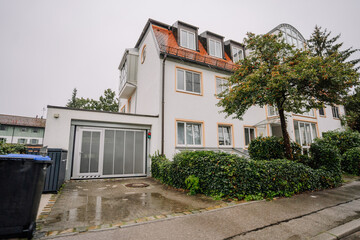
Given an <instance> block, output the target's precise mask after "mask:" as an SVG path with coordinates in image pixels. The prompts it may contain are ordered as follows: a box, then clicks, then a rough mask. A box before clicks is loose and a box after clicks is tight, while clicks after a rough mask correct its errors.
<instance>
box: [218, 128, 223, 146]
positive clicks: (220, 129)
mask: <svg viewBox="0 0 360 240" xmlns="http://www.w3.org/2000/svg"><path fill="white" fill-rule="evenodd" d="M218 134H219V145H224V133H223V128H222V127H218Z"/></svg>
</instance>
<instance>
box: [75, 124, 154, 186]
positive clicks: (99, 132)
mask: <svg viewBox="0 0 360 240" xmlns="http://www.w3.org/2000/svg"><path fill="white" fill-rule="evenodd" d="M146 135H147V130H144V129H129V128H107V127H87V126H76V127H75V136H74V153H73V172H72V178H74V179H84V178H110V177H138V176H146V156H147V153H146V149H147V148H146V146H147V138H146Z"/></svg>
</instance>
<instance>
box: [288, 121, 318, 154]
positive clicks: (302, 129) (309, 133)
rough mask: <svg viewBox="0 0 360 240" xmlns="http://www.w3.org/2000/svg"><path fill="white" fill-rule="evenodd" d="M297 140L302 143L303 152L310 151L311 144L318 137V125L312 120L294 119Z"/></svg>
mask: <svg viewBox="0 0 360 240" xmlns="http://www.w3.org/2000/svg"><path fill="white" fill-rule="evenodd" d="M294 129H295V141H296V142H297V143H298V144H300V145H301V147H302V148H303V152H304V154H305V153H308V152H309V148H310V144H311V143H312V142H313V141H314V139H315V138H316V137H317V131H316V125H315V123H310V122H300V121H296V120H295V121H294Z"/></svg>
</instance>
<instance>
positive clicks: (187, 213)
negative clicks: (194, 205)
mask: <svg viewBox="0 0 360 240" xmlns="http://www.w3.org/2000/svg"><path fill="white" fill-rule="evenodd" d="M184 214H186V215H189V214H192V212H184Z"/></svg>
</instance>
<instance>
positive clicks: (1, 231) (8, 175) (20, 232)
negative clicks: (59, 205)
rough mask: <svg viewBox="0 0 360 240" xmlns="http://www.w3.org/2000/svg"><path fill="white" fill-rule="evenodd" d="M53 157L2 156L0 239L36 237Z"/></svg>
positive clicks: (0, 156)
mask: <svg viewBox="0 0 360 240" xmlns="http://www.w3.org/2000/svg"><path fill="white" fill-rule="evenodd" d="M50 164H52V160H51V159H50V158H49V157H43V156H40V155H25V154H8V155H0V238H9V237H27V238H29V239H30V238H32V236H33V232H34V230H35V228H36V223H35V220H36V215H37V211H38V208H39V203H40V198H41V193H42V190H43V187H44V180H45V173H46V168H47V167H48V166H49V165H50Z"/></svg>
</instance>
